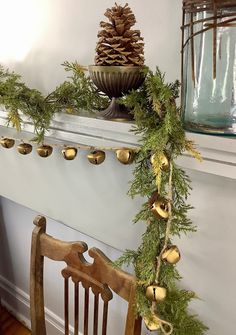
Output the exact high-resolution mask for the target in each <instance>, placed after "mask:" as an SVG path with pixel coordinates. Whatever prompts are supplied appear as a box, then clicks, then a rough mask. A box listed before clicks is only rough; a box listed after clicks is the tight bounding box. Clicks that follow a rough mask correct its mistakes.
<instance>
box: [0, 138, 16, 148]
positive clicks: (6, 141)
mask: <svg viewBox="0 0 236 335" xmlns="http://www.w3.org/2000/svg"><path fill="white" fill-rule="evenodd" d="M0 143H1V146H2V147H3V148H6V149H10V148H12V147H13V146H14V144H15V140H13V138H7V137H4V138H1V140H0Z"/></svg>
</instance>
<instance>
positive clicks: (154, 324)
mask: <svg viewBox="0 0 236 335" xmlns="http://www.w3.org/2000/svg"><path fill="white" fill-rule="evenodd" d="M143 320H144V323H145V326H146V327H147V329H148V330H150V331H154V330H158V329H160V328H161V324H160V321H159V319H158V317H157V316H155V315H153V316H152V319H151V320H150V319H148V318H146V317H144V318H143Z"/></svg>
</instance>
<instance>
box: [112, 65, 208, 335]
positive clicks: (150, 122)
mask: <svg viewBox="0 0 236 335" xmlns="http://www.w3.org/2000/svg"><path fill="white" fill-rule="evenodd" d="M178 87H179V83H178V82H176V83H174V84H170V85H168V84H166V83H165V81H164V76H163V75H162V73H161V72H160V71H159V70H158V69H157V70H156V72H155V73H153V72H152V71H150V70H149V71H148V73H147V74H146V79H145V82H144V84H143V86H142V88H141V89H140V90H139V91H133V92H131V93H130V94H129V95H128V96H126V97H125V98H124V99H123V100H122V101H123V103H124V104H125V105H126V106H128V107H129V108H130V109H131V110H132V111H133V113H134V117H135V121H136V125H135V129H134V131H135V132H136V133H138V134H141V135H142V139H141V141H140V145H141V147H140V151H139V152H138V154H137V156H136V166H135V169H134V173H133V174H134V179H133V181H132V182H131V186H130V190H129V195H130V196H131V197H132V198H133V197H135V196H137V195H139V196H140V195H141V196H142V197H146V198H150V197H151V195H152V194H153V192H155V191H156V190H157V189H158V193H159V195H160V197H164V198H167V197H168V183H169V182H170V181H171V185H170V186H171V194H172V201H171V211H172V215H171V222H170V223H171V226H170V234H171V236H172V237H173V236H179V237H180V236H181V233H188V232H194V231H195V230H196V227H195V226H194V225H193V224H192V222H191V220H190V219H189V218H188V216H187V214H188V211H189V209H191V208H192V207H191V206H190V205H188V204H187V203H186V200H187V197H188V195H189V192H190V189H191V187H190V180H189V177H188V176H187V175H186V173H185V172H184V171H183V170H182V169H181V168H179V167H178V166H177V165H176V164H175V162H174V160H175V158H176V157H178V156H179V155H181V154H182V153H183V152H184V151H186V150H188V151H189V152H190V154H192V155H193V156H194V157H196V158H198V159H199V158H200V154H199V153H198V152H197V151H196V150H195V147H194V145H193V143H192V142H191V141H189V140H187V139H186V136H185V132H184V130H183V127H182V123H181V118H180V109H179V108H178V107H177V106H176V104H175V99H176V98H177V96H178ZM163 154H165V155H166V156H167V157H168V158H169V162H170V164H171V166H172V169H171V172H170V169H169V171H167V172H165V171H162V170H161V166H160V162H161V157H162V155H163ZM151 155H155V160H154V163H153V164H151V163H150V157H151ZM170 173H171V174H172V175H171V178H170ZM138 221H145V222H146V224H147V229H146V232H145V233H144V234H143V236H142V243H141V245H140V246H139V248H138V249H137V250H126V251H125V252H124V254H123V255H122V256H121V257H120V258H119V259H118V260H117V261H116V262H115V265H116V266H119V267H121V266H122V265H124V264H132V265H133V267H134V271H135V275H136V277H137V289H136V312H137V314H138V315H141V316H143V317H147V318H150V319H151V318H152V302H151V301H150V300H149V299H148V298H147V297H146V287H147V286H149V285H151V284H152V283H154V282H155V280H156V279H157V278H156V276H157V271H159V273H158V283H159V284H160V286H162V287H165V288H167V290H168V294H167V298H166V299H165V300H164V301H163V302H161V303H158V304H156V307H155V309H156V311H157V315H158V317H160V318H161V319H163V320H166V321H167V322H169V323H170V324H171V325H172V326H173V333H172V334H173V335H202V334H204V333H205V331H206V330H207V327H206V326H205V325H204V324H203V323H202V322H201V321H200V320H199V319H198V318H197V317H196V316H195V315H192V314H190V313H189V312H188V304H189V302H190V301H191V300H192V299H194V298H196V295H195V294H194V293H193V292H189V291H186V290H181V289H179V288H178V286H177V283H178V281H179V280H180V279H181V277H180V274H179V273H178V271H177V269H176V266H174V265H171V264H168V263H166V262H161V263H159V266H158V261H160V257H159V256H160V254H161V252H162V250H163V247H164V245H165V240H166V225H167V222H166V221H164V220H163V219H157V218H156V217H155V216H154V215H153V213H152V212H151V210H150V204H149V201H146V202H145V203H144V205H143V206H142V208H141V210H140V212H139V213H138V214H137V215H136V217H135V219H134V222H135V223H137V222H138ZM168 245H171V238H170V237H168ZM158 268H159V270H158ZM160 332H161V333H162V330H160Z"/></svg>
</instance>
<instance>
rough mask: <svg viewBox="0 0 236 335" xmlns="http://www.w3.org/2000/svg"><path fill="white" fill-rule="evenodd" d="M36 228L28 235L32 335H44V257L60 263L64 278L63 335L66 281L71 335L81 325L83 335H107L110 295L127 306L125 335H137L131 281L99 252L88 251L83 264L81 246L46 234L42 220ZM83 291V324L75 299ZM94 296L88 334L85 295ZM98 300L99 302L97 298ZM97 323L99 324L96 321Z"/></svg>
mask: <svg viewBox="0 0 236 335" xmlns="http://www.w3.org/2000/svg"><path fill="white" fill-rule="evenodd" d="M34 224H35V225H36V227H35V228H34V230H33V233H32V244H31V274H30V309H31V327H32V335H46V327H45V313H44V288H43V267H44V257H48V258H50V259H51V260H54V261H64V262H65V263H66V267H65V268H64V269H63V270H62V276H63V277H64V322H65V335H68V334H69V280H70V279H71V280H72V281H73V285H74V311H73V312H74V313H73V314H74V335H78V334H79V323H80V322H81V321H82V326H83V334H84V335H97V334H102V335H106V334H107V320H108V319H107V316H108V303H109V301H110V300H111V299H112V297H113V295H112V291H113V292H115V293H116V294H118V295H119V296H120V297H121V298H123V299H124V300H126V301H127V302H128V307H127V316H126V321H125V322H126V323H125V333H124V334H125V335H140V334H141V319H140V318H138V319H136V317H135V313H134V293H135V277H133V276H131V275H130V274H128V273H126V272H124V271H121V270H119V269H116V268H114V267H113V266H112V264H111V261H110V260H109V259H108V258H107V257H106V256H105V255H104V254H103V253H102V252H101V251H100V250H99V249H96V248H92V249H90V250H89V251H88V254H89V255H90V256H91V257H92V258H93V259H94V261H93V263H89V262H87V261H86V260H85V258H84V256H83V254H84V252H86V251H87V250H88V247H87V245H86V243H84V242H64V241H60V240H57V239H54V238H53V237H51V236H49V235H47V234H46V219H45V218H44V217H43V216H37V217H36V218H35V220H34ZM81 289H83V290H84V307H83V309H84V312H83V316H84V317H83V320H80V317H79V315H80V313H79V295H80V293H79V292H80V290H81ZM90 294H93V295H94V303H93V305H94V306H93V311H94V312H93V330H92V333H91V332H90V334H89V333H88V331H89V319H90V316H89V310H91V308H89V302H90V301H91V300H90V299H89V295H90ZM99 297H100V298H99ZM99 300H100V301H102V304H103V307H102V308H103V312H102V329H101V330H99V329H98V325H99V324H100V322H99V315H100V313H99ZM100 321H101V320H100Z"/></svg>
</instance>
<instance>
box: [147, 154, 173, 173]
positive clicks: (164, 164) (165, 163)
mask: <svg viewBox="0 0 236 335" xmlns="http://www.w3.org/2000/svg"><path fill="white" fill-rule="evenodd" d="M155 156H156V154H153V155H152V156H151V164H152V165H153V164H154V161H155ZM160 164H161V170H162V171H167V170H168V169H169V160H168V158H167V157H166V155H164V154H162V155H161V157H160Z"/></svg>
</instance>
